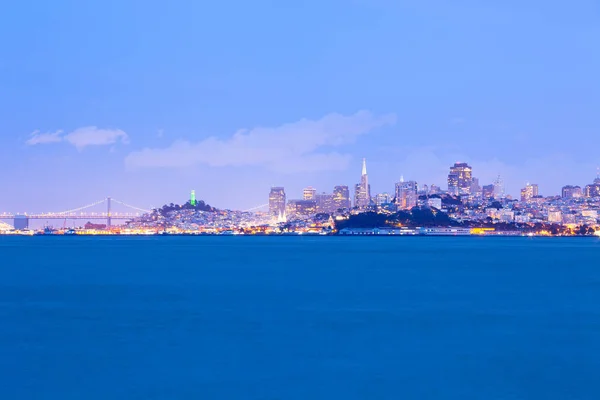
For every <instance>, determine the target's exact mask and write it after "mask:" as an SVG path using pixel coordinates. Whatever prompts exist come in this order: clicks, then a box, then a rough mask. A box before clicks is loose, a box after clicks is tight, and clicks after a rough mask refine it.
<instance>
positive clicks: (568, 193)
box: [560, 185, 583, 199]
mask: <svg viewBox="0 0 600 400" xmlns="http://www.w3.org/2000/svg"><path fill="white" fill-rule="evenodd" d="M560 195H561V197H562V198H563V199H574V198H579V197H581V196H583V191H582V190H581V186H573V185H567V186H563V188H562V190H561V193H560Z"/></svg>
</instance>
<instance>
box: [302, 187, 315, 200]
mask: <svg viewBox="0 0 600 400" xmlns="http://www.w3.org/2000/svg"><path fill="white" fill-rule="evenodd" d="M316 194H317V189H315V188H314V187H312V186H309V187H307V188H304V191H303V198H304V200H314V199H315V195H316Z"/></svg>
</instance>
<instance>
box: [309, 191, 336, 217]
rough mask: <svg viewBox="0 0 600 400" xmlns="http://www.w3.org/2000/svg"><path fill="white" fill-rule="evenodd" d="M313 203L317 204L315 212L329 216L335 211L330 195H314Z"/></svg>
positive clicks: (331, 195)
mask: <svg viewBox="0 0 600 400" xmlns="http://www.w3.org/2000/svg"><path fill="white" fill-rule="evenodd" d="M314 199H315V201H316V202H317V212H319V213H327V214H331V213H334V212H335V211H336V206H335V202H334V198H333V194H331V193H321V194H317V195H315V198H314Z"/></svg>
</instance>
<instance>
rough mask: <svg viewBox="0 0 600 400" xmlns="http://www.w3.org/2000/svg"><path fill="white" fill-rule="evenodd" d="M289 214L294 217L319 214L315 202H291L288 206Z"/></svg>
mask: <svg viewBox="0 0 600 400" xmlns="http://www.w3.org/2000/svg"><path fill="white" fill-rule="evenodd" d="M286 210H287V214H288V215H290V216H292V217H309V216H311V215H315V214H316V213H317V202H316V201H315V200H290V201H288V203H287V206H286Z"/></svg>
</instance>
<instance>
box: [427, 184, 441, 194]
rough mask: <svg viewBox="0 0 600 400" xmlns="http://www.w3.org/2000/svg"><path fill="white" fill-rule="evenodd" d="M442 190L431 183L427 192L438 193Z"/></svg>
mask: <svg viewBox="0 0 600 400" xmlns="http://www.w3.org/2000/svg"><path fill="white" fill-rule="evenodd" d="M441 192H442V189H440V187H439V186H437V185H431V186H430V187H429V193H428V194H439V193H441Z"/></svg>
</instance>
